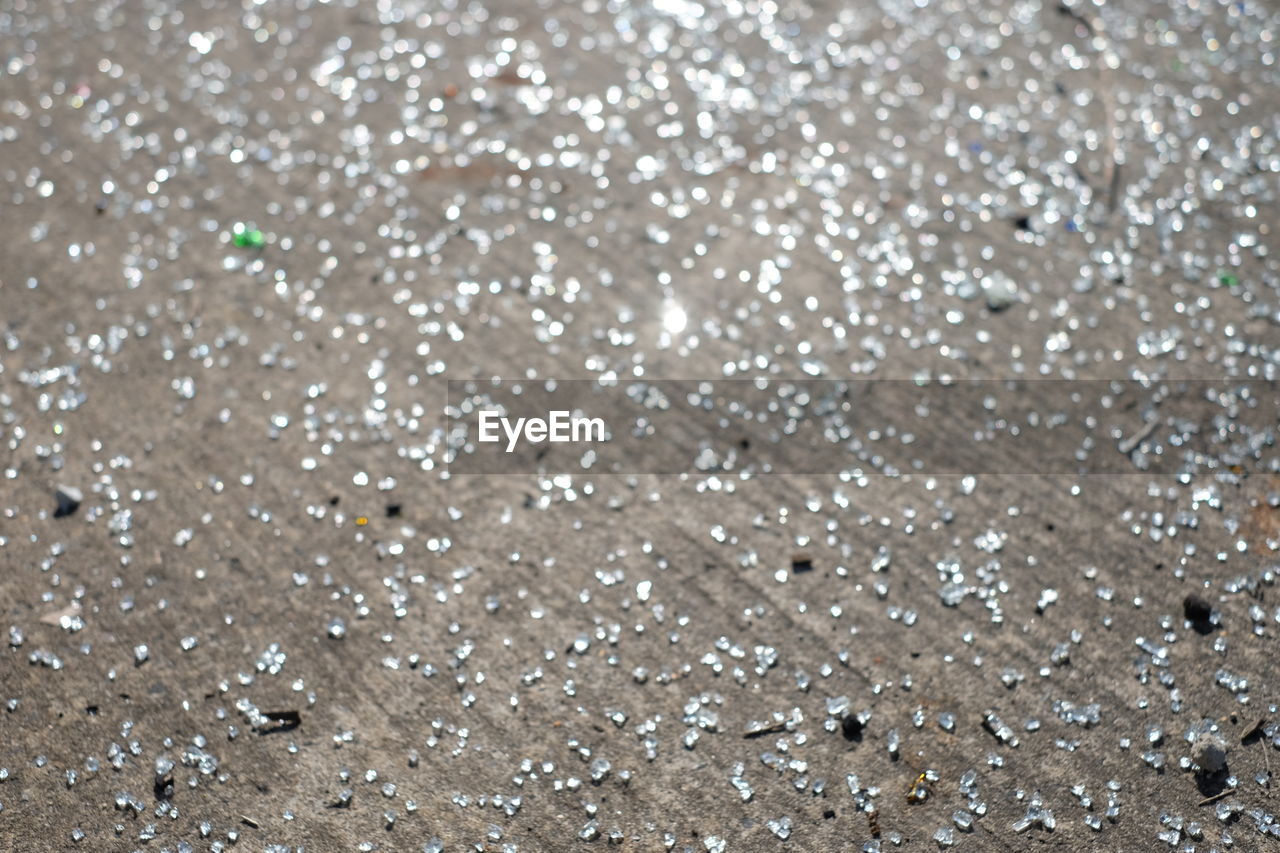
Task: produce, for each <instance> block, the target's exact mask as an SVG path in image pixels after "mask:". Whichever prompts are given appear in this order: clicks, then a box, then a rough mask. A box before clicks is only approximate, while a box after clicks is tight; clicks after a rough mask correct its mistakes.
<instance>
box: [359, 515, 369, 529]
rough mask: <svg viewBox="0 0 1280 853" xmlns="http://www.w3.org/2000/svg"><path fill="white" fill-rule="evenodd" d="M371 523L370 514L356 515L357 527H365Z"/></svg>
mask: <svg viewBox="0 0 1280 853" xmlns="http://www.w3.org/2000/svg"><path fill="white" fill-rule="evenodd" d="M368 523H369V516H367V515H361V516H357V517H356V527H364V526H365V525H366V524H368Z"/></svg>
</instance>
